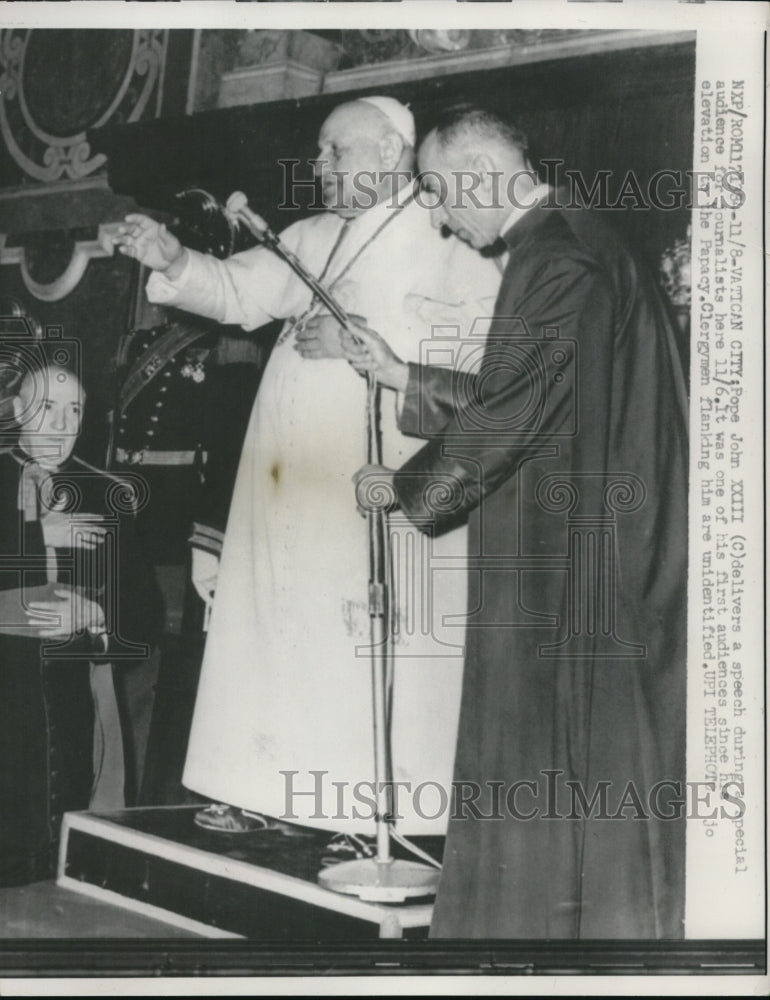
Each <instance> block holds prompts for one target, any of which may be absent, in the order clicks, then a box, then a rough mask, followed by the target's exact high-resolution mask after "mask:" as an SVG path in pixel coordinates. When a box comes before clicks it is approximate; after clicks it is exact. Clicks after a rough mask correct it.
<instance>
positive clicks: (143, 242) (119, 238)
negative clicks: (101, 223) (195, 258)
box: [112, 213, 185, 277]
mask: <svg viewBox="0 0 770 1000" xmlns="http://www.w3.org/2000/svg"><path fill="white" fill-rule="evenodd" d="M112 242H113V243H114V244H115V246H117V248H118V250H120V252H121V253H123V254H125V255H126V256H127V257H134V258H135V259H136V260H138V261H139V263H140V264H144V265H145V267H149V268H152V270H153V271H169V270H171V271H176V272H179V271H181V265H182V262H183V259H184V255H185V249H184V247H183V246H182V244H181V243H180V242H179V240H178V239H177V238H176V236H174V234H173V233H170V232H169V231H168V229H167V228H166V227H165V226H164V225H163V224H162V223H160V222H156V221H155V220H154V219H151V218H150V217H149V216H148V215H140V214H138V213H132V214H131V215H127V216H126V218H125V220H124V222H123V223H122V224H121V225H120V227H119V228H118V231H117V235H116V236H114V237H113V241H112ZM168 276H169V277H175V276H176V275H175V274H172V273H169V275H168Z"/></svg>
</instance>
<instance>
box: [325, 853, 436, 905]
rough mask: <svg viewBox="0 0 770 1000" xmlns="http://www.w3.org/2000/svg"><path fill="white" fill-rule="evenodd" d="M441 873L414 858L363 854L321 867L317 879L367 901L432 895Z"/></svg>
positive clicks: (380, 901)
mask: <svg viewBox="0 0 770 1000" xmlns="http://www.w3.org/2000/svg"><path fill="white" fill-rule="evenodd" d="M440 874H441V873H440V872H439V870H438V869H437V868H432V867H431V866H430V865H423V864H420V863H419V862H417V861H377V859H376V858H364V859H362V860H358V861H343V862H341V863H340V864H337V865H332V866H330V867H329V868H324V869H323V871H321V872H320V873H319V875H318V881H319V883H320V884H321V885H322V886H323V887H324V888H325V889H331V891H332V892H342V893H345V894H347V895H349V896H358V897H359V899H363V900H365V901H367V902H371V903H403V902H404V900H405V899H408V898H411V897H417V896H435V895H436V888H437V886H438V880H439V875H440Z"/></svg>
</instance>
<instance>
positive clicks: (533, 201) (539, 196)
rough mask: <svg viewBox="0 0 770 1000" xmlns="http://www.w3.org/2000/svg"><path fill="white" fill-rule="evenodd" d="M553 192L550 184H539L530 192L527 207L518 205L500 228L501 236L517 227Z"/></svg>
mask: <svg viewBox="0 0 770 1000" xmlns="http://www.w3.org/2000/svg"><path fill="white" fill-rule="evenodd" d="M552 190H553V188H552V187H551V185H550V184H537V185H536V186H535V187H534V188H532V190H531V191H530V192H529V202H528V204H526V205H517V206H516V207H515V208H514V209H513V211H512V212H511V214H510V215H509V216H508V217H507V218H506V220H505V222H504V223H503V224H502V226H501V227H500V234H499V235H500V236H503V235H504V234H505V233H507V232H508V230H509V229H510V228H511V227H512V226H515V225H516V223H517V222H518V221H519V219H521V218H523V217H524V216H525V215H526V214H527V212H530V211H531V210H532V209H533V208H535V206H536V205H537V204H538V203H539V202H541V201H542V200H543V199H544V198H545V197H546V196H547V195H548V194H550V192H551V191H552Z"/></svg>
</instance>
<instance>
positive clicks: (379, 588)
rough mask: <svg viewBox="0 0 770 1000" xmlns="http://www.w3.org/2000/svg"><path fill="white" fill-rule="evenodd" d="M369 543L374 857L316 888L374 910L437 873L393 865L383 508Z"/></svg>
mask: <svg viewBox="0 0 770 1000" xmlns="http://www.w3.org/2000/svg"><path fill="white" fill-rule="evenodd" d="M225 211H226V213H227V214H228V215H229V216H230V217H231V218H235V219H237V220H240V221H241V222H243V223H244V224H245V225H246V227H247V228H248V229H249V231H250V232H251V233H252V235H253V236H255V237H256V239H257V240H258V241H259V242H260V243H261V244H263V245H264V246H266V247H268V248H269V249H270V250H272V251H273V252H274V253H275V254H277V256H279V257H280V258H281V259H282V260H284V261H285V262H286V263H287V264H288V265H289V267H290V268H291V269H292V270H293V271H294V273H295V274H296V275H297V276H298V277H299V278H300V280H301V281H303V282H304V283H305V284H306V285H307V286H308V287H309V288H310V289H311V291H312V292H313V293H314V295H315V296H316V297H317V298H318V299H319V300H320V301H321V302H323V304H324V305H325V306H326V308H327V309H328V310H329V312H330V313H331V314H332V315H333V316H334V317H335V318H336V319H337V320H338V321H339V323H340V324H341V325H342V326H344V327H347V328H349V324H350V318H349V316H348V314H347V313H346V312H345V310H344V309H343V308H342V306H341V305H340V304H339V303H338V302H337V301H336V299H335V298H334V297H333V296H332V295H331V294H330V293H329V292H328V291H327V289H326V288H324V286H323V285H322V284H321V283H320V282H319V281H318V280H317V279H316V278H315V277H314V275H312V274H311V273H310V272H309V271H308V270H307V268H306V267H305V266H304V264H302V262H301V261H300V260H299V259H298V258H297V256H296V255H295V254H294V253H292V252H291V250H289V249H288V247H286V246H285V245H284V244H283V243H282V242H281V240H280V238H279V237H278V236H277V235H276V234H275V233H274V232H273V231H272V230H271V229H270V228H269V227H268V225H267V223H266V222H265V221H264V219H262V218H261V217H260V216H259V215H257V214H256V213H255V212H252V211H251V209H250V208H249V207H248V201H247V199H246V196H245V195H244V194H243V193H242V192H240V191H236V192H234V193H233V194H231V195H230V197H229V198H228V200H227V206H226V209H225ZM366 418H367V419H366V423H367V435H366V438H367V449H366V450H367V456H366V460H367V463H368V464H370V465H381V464H382V440H381V437H380V386H379V384H378V382H377V378H376V376H375V375H374V374H373V373H372V372H367V375H366ZM366 525H367V529H368V537H369V630H370V641H371V645H370V660H371V668H372V703H373V720H374V780H375V798H376V804H377V814H376V818H375V820H376V830H377V853H376V856H375V857H373V858H365V859H361V860H357V861H343V862H341V863H340V864H335V865H333V866H330V867H329V868H324V869H323V870H322V871H321V872H320V873H319V876H318V881H319V882H320V883H321V885H323V886H325V887H326V888H327V889H331V890H332V891H334V892H340V893H346V894H348V895H353V896H358V897H359V898H361V899H364V900H371V901H373V902H388V903H399V902H403V901H404V900H405V899H407V898H408V897H414V896H433V895H435V893H436V886H437V883H438V875H439V873H438V871H437V870H436V869H435V868H431V867H430V866H429V865H424V864H420V863H418V862H415V861H401V860H395V859H394V858H393V856H392V854H391V851H390V829H389V824H390V822H391V819H390V817H392V809H391V794H390V792H391V789H392V774H391V772H390V754H389V746H388V734H389V729H388V718H387V678H386V673H387V656H388V645H389V644H388V629H387V622H388V617H389V612H390V607H389V586H388V572H389V567H388V530H387V529H388V518H387V513H386V508H385V507H384V506H378V507H375V508H372V507H371V506H367V510H366Z"/></svg>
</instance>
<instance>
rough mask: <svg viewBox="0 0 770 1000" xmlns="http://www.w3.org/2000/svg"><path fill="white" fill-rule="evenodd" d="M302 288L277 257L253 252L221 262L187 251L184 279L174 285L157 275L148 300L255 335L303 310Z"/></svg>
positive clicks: (152, 279) (258, 250) (152, 278)
mask: <svg viewBox="0 0 770 1000" xmlns="http://www.w3.org/2000/svg"><path fill="white" fill-rule="evenodd" d="M302 292H303V288H302V286H301V284H300V283H299V282H298V281H297V280H296V278H295V276H294V273H293V272H292V270H291V269H290V268H289V267H288V266H287V265H286V264H285V263H284V262H283V261H282V260H280V259H279V258H278V257H276V256H275V255H274V254H273V253H272V252H270V251H269V250H266V249H264V248H262V247H254V248H252V249H250V250H245V251H243V252H242V253H238V254H235V255H234V256H232V257H229V258H228V259H227V260H218V259H217V258H216V257H212V256H210V255H208V254H202V253H198V252H197V251H195V250H188V251H187V261H186V263H185V267H184V269H183V270H182V273H181V274H180V275H179V277H177V278H175V279H174V280H173V281H172V280H169V279H168V278H167V277H166V276H165V275H164V274H163V272H162V271H154V272H153V273H152V275H150V279H149V281H148V282H147V298H148V299H149V300H150V302H155V303H157V304H159V305H169V306H174V307H175V308H178V309H184V310H186V311H187V312H191V313H196V314H197V315H198V316H207V317H208V318H209V319H214V320H216V321H217V322H219V323H226V324H230V323H232V324H238V325H239V326H242V327H243V329H244V330H254V329H256V328H257V327H258V326H262V325H263V324H265V323H269V322H270V321H271V320H273V319H284V318H285V317H287V316H291V315H292V314H293V313H294V312H295V311H296V310H297V308H301V299H302Z"/></svg>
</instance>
